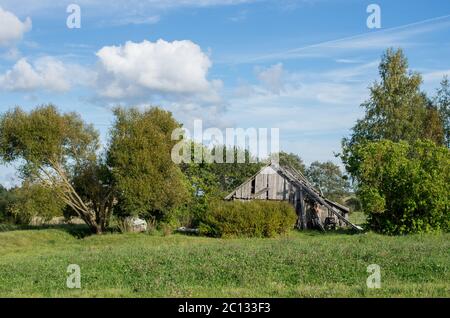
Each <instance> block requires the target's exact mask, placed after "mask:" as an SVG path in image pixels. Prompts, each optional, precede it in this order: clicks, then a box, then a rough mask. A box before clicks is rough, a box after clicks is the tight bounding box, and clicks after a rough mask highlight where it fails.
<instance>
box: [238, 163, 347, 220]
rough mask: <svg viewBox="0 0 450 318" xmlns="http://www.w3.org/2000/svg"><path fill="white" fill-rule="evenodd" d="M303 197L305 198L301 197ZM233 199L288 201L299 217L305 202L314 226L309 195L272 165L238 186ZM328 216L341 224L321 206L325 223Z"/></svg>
mask: <svg viewBox="0 0 450 318" xmlns="http://www.w3.org/2000/svg"><path fill="white" fill-rule="evenodd" d="M302 197H303V199H301V198H302ZM232 199H235V200H253V199H257V200H276V201H288V202H290V203H291V204H292V205H293V206H294V208H295V211H296V212H297V215H298V216H299V218H300V216H301V212H302V211H301V208H302V204H303V205H304V209H305V217H306V225H307V227H308V228H310V227H311V226H312V219H313V218H314V217H315V212H314V211H313V206H312V204H311V203H310V202H309V201H308V199H307V197H305V196H302V195H301V193H300V189H299V187H297V186H295V185H293V184H291V183H290V182H289V180H287V179H286V178H284V177H283V176H281V175H280V174H279V173H278V172H276V171H275V170H274V169H273V168H272V167H270V166H268V167H266V168H264V169H263V170H261V171H260V172H259V173H258V174H257V175H255V176H254V177H253V178H251V179H250V180H248V181H247V182H245V183H244V184H242V185H241V186H240V187H238V188H237V189H236V190H235V192H234V193H233V196H232ZM327 217H331V218H334V219H335V221H336V223H337V224H338V225H340V223H341V222H340V221H339V219H338V218H337V217H336V216H335V215H334V214H333V213H330V212H329V211H328V209H327V208H325V207H323V206H319V218H320V220H321V222H322V223H325V220H326V218H327ZM300 223H301V222H298V226H300Z"/></svg>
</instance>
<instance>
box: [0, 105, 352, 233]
mask: <svg viewBox="0 0 450 318" xmlns="http://www.w3.org/2000/svg"><path fill="white" fill-rule="evenodd" d="M114 118H115V120H114V123H113V125H112V128H111V130H110V132H109V140H108V143H107V146H106V147H105V148H104V149H103V150H102V151H100V150H99V149H100V144H99V136H98V132H97V131H96V130H95V129H94V128H93V126H92V125H88V124H86V123H85V122H83V121H82V119H81V117H80V116H79V115H78V114H76V113H61V112H60V111H58V109H57V108H56V107H55V106H53V105H46V106H40V107H37V108H35V109H33V110H32V111H30V112H25V111H23V110H22V109H21V108H19V107H16V108H15V109H13V110H10V111H8V112H6V113H4V114H2V115H1V117H0V157H1V159H2V161H3V162H5V163H16V164H17V165H18V166H19V167H18V172H19V174H20V177H21V178H22V180H23V182H22V185H21V186H19V187H16V188H14V189H11V190H6V189H4V188H2V189H1V191H0V218H1V219H0V222H2V221H3V222H5V221H10V222H17V223H25V224H27V223H28V222H30V220H31V219H33V218H35V217H40V218H43V219H45V220H49V219H51V218H53V217H55V216H61V215H64V216H66V217H67V218H69V217H72V216H78V217H80V218H81V219H83V220H84V221H85V222H86V224H87V225H88V226H89V227H90V229H91V230H92V231H93V232H94V233H99V234H100V233H103V232H105V231H106V230H108V229H109V228H110V225H111V224H110V223H111V219H112V218H113V216H114V217H115V218H116V219H117V218H118V219H125V218H128V217H140V218H143V219H146V220H151V221H152V222H158V223H165V224H172V225H173V226H189V227H198V226H199V225H200V223H201V222H202V221H204V220H205V217H206V213H207V212H208V211H209V210H210V207H211V206H214V207H216V208H217V209H218V210H223V209H219V208H218V207H219V205H220V204H223V203H222V200H223V198H224V196H225V195H226V194H228V193H229V192H230V191H231V190H232V189H234V188H235V187H237V186H238V185H240V184H241V183H242V182H244V181H245V180H246V179H247V178H249V177H250V176H252V175H254V174H255V173H256V172H257V171H258V170H259V169H261V167H262V166H263V165H264V164H267V162H258V161H256V162H257V163H251V162H255V161H254V160H250V159H251V156H252V154H250V153H249V152H248V151H247V150H243V149H238V148H233V149H226V147H225V146H223V147H225V149H223V154H224V155H225V154H226V153H227V150H228V151H232V152H233V153H234V156H235V159H236V160H235V161H234V163H209V162H207V161H205V160H203V161H202V162H200V163H196V162H195V161H192V162H190V163H181V164H175V163H174V162H173V161H172V159H171V151H172V149H173V147H174V145H175V143H176V141H173V140H172V139H171V134H172V132H173V131H174V130H175V129H176V128H180V127H181V125H180V123H178V122H177V121H176V120H175V119H174V118H173V116H172V114H171V113H170V112H167V111H164V110H162V109H159V108H156V107H155V108H150V109H148V110H145V111H139V110H138V109H135V108H129V109H125V108H116V109H115V110H114ZM186 142H190V141H187V140H186ZM190 143H191V146H192V147H204V146H202V145H196V144H193V143H192V142H190ZM208 151H210V150H208ZM212 151H213V152H214V151H217V149H213V150H212ZM192 153H194V152H192ZM205 153H207V151H206V149H205ZM241 154H243V156H244V157H245V158H246V160H245V163H238V161H237V158H238V157H239V156H240V155H241ZM279 157H280V161H281V163H283V164H284V163H288V164H290V165H292V166H294V167H295V168H297V169H298V170H299V171H301V172H303V173H305V174H307V175H310V177H311V180H312V182H313V183H315V184H316V185H317V186H318V187H320V188H321V189H323V191H324V192H325V194H326V195H329V196H331V197H335V198H338V197H340V196H341V195H342V193H344V192H345V191H347V189H348V184H347V182H346V181H345V180H344V178H343V177H342V174H341V171H340V170H339V168H338V167H337V166H335V165H333V164H332V163H330V162H328V163H323V164H322V163H319V162H315V163H313V164H312V165H311V166H310V167H309V168H305V165H304V164H303V161H302V160H301V158H300V157H298V156H297V155H295V154H288V153H284V152H282V153H280V154H279ZM249 207H250V206H249ZM283 209H284V207H283V206H280V211H281V212H282V211H284V210H283ZM281 212H280V213H281ZM249 213H250V211H249ZM282 213H284V212H282ZM2 219H3V220H2Z"/></svg>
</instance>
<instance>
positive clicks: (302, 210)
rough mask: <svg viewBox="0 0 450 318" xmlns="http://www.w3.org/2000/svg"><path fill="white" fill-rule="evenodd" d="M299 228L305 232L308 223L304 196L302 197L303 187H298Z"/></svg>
mask: <svg viewBox="0 0 450 318" xmlns="http://www.w3.org/2000/svg"><path fill="white" fill-rule="evenodd" d="M300 228H301V229H302V230H306V229H307V228H308V222H307V220H306V211H305V196H304V195H303V187H300Z"/></svg>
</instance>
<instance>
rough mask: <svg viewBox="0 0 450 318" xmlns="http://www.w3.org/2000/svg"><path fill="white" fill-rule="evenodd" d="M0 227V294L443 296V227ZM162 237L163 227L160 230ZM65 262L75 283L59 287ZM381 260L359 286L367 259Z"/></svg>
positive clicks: (447, 275) (446, 265)
mask: <svg viewBox="0 0 450 318" xmlns="http://www.w3.org/2000/svg"><path fill="white" fill-rule="evenodd" d="M82 230H83V229H82V228H81V229H80V226H79V225H78V226H55V227H49V228H43V229H29V230H12V231H5V232H1V233H0V242H1V244H0V297H450V253H449V251H450V234H439V235H410V236H396V237H394V236H392V237H390V236H382V235H378V234H374V233H365V234H351V233H346V232H329V233H319V232H313V231H311V232H298V231H292V232H290V233H289V234H288V235H285V236H282V237H278V238H273V239H255V238H252V239H250V238H236V239H214V238H206V237H197V236H186V235H181V234H170V235H164V234H163V233H161V232H153V233H152V234H151V235H150V234H144V233H141V234H135V233H129V234H119V233H110V234H103V235H89V236H84V237H83V235H81V234H83V233H84V232H83V231H82ZM166 234H167V233H166ZM69 264H78V265H79V266H80V268H81V289H69V288H67V286H66V279H67V277H68V276H69V274H68V273H67V267H68V265H69ZM369 264H378V265H379V266H380V267H381V288H380V289H369V288H367V286H366V279H367V277H368V276H369V274H368V273H367V266H368V265H369Z"/></svg>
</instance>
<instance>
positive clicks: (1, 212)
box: [0, 185, 16, 223]
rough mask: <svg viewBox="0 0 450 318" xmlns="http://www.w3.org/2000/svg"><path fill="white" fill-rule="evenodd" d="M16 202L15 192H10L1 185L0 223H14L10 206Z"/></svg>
mask: <svg viewBox="0 0 450 318" xmlns="http://www.w3.org/2000/svg"><path fill="white" fill-rule="evenodd" d="M15 200H16V196H15V193H14V191H13V190H8V189H6V188H5V187H3V186H2V185H0V223H6V222H12V221H13V216H12V215H11V212H10V211H9V206H11V204H12V203H13V202H14V201H15Z"/></svg>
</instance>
